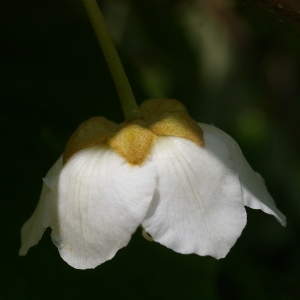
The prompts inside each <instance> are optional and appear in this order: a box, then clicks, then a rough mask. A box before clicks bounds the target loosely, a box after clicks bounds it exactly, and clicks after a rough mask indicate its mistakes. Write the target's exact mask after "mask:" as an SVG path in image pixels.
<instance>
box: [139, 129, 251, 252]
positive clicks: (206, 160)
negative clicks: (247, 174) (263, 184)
mask: <svg viewBox="0 0 300 300" xmlns="http://www.w3.org/2000/svg"><path fill="white" fill-rule="evenodd" d="M204 141H205V147H199V146H197V145H196V144H195V143H193V142H191V141H189V140H187V139H183V138H177V137H159V138H157V141H156V143H155V146H154V149H153V154H152V159H153V162H154V163H155V164H156V168H157V170H158V174H159V181H158V187H157V189H156V191H155V194H154V199H153V201H152V203H151V206H150V208H149V211H148V213H147V216H146V218H145V220H144V222H143V223H142V226H143V227H144V229H145V230H146V231H147V232H148V233H149V234H150V235H151V236H152V237H153V239H154V241H157V242H159V243H161V244H163V245H165V246H167V247H169V248H171V249H173V250H175V251H177V252H180V253H196V254H199V255H211V256H213V257H215V258H222V257H224V256H226V254H227V253H228V251H229V250H230V248H231V247H232V246H233V245H234V243H235V242H236V240H237V238H238V237H239V236H240V234H241V232H242V230H243V228H244V226H245V225H246V211H245V208H244V205H243V203H242V194H241V187H240V182H239V178H238V175H237V174H236V172H235V171H234V170H233V165H232V162H231V155H230V152H229V150H228V148H227V147H226V145H225V144H224V143H223V142H222V140H220V139H219V138H218V137H215V136H214V135H211V134H206V133H205V132H204Z"/></svg>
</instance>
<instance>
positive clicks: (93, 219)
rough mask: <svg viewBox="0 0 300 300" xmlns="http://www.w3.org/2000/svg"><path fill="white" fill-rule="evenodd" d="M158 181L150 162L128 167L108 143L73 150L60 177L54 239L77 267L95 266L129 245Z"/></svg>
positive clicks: (53, 226)
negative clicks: (75, 151) (73, 152)
mask: <svg viewBox="0 0 300 300" xmlns="http://www.w3.org/2000/svg"><path fill="white" fill-rule="evenodd" d="M155 185H156V169H155V166H154V164H153V163H152V162H151V161H149V160H148V161H146V162H145V163H144V164H143V165H141V166H132V165H130V164H128V163H126V160H125V159H124V158H122V157H121V156H120V155H118V154H116V153H115V152H114V151H113V150H111V149H110V148H108V147H107V146H104V145H101V146H94V147H91V148H86V149H83V150H81V151H79V152H77V153H75V154H74V155H73V156H72V157H71V158H70V160H69V161H68V163H67V164H66V165H65V166H64V168H63V169H62V171H61V174H60V177H59V183H58V186H57V189H58V199H57V215H56V219H55V220H54V222H53V224H52V225H51V227H52V234H51V236H52V240H53V242H54V244H55V245H56V246H57V247H58V249H59V252H60V255H61V257H62V258H63V259H64V260H65V261H66V262H67V263H68V264H69V265H71V266H73V267H74V268H78V269H87V268H94V267H96V266H98V265H100V264H101V263H103V262H105V261H106V260H109V259H111V258H112V257H113V256H114V255H115V254H116V252H117V251H118V250H119V249H120V248H122V247H124V246H126V245H127V243H128V242H129V240H130V238H131V235H132V234H133V233H134V231H135V230H136V228H137V227H138V225H139V224H140V223H141V222H142V220H143V219H144V217H145V215H146V212H147V210H148V207H149V204H150V201H151V199H152V197H153V193H154V189H155Z"/></svg>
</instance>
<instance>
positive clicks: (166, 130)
mask: <svg viewBox="0 0 300 300" xmlns="http://www.w3.org/2000/svg"><path fill="white" fill-rule="evenodd" d="M140 112H141V115H142V119H139V120H135V121H133V122H130V123H122V124H120V125H117V124H116V123H114V122H111V121H109V120H107V119H106V118H104V117H94V118H91V119H89V120H87V121H85V122H83V123H82V124H81V125H80V126H79V127H78V128H77V130H76V131H75V132H74V133H73V134H72V136H71V138H70V139H69V141H68V143H67V145H66V148H65V151H64V160H63V161H64V164H65V163H67V161H68V160H69V159H70V158H71V156H72V155H73V154H75V153H76V152H78V151H80V150H82V149H85V148H88V147H92V146H96V145H99V144H101V143H107V144H108V145H109V147H110V148H111V149H113V150H114V151H116V152H117V153H118V154H120V155H121V156H123V157H124V158H125V159H126V160H127V162H128V163H130V164H132V165H141V164H142V163H143V162H144V161H145V160H146V159H147V157H148V155H149V154H150V151H151V148H152V146H153V144H154V142H155V139H156V138H157V137H159V136H175V137H181V138H185V139H188V140H190V141H192V142H194V143H195V144H197V145H198V146H204V140H203V132H202V130H201V128H200V127H199V125H198V124H197V123H196V122H195V121H194V120H193V119H192V118H191V117H190V116H189V114H188V112H187V110H186V108H185V107H184V105H183V104H181V103H180V102H179V101H177V100H170V99H152V100H147V101H145V102H144V103H143V104H142V105H141V106H140Z"/></svg>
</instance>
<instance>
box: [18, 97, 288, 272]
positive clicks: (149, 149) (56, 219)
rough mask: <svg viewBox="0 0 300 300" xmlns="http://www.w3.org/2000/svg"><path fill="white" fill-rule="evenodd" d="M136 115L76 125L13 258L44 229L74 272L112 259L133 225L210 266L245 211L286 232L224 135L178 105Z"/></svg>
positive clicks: (159, 102)
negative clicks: (276, 223)
mask: <svg viewBox="0 0 300 300" xmlns="http://www.w3.org/2000/svg"><path fill="white" fill-rule="evenodd" d="M140 112H141V115H142V119H140V120H136V121H134V122H131V123H123V124H121V125H117V124H116V123H114V122H111V121H108V120H107V119H105V118H103V117H94V118H91V119H89V120H87V121H85V122H84V123H82V124H81V125H80V126H79V128H78V129H77V130H76V131H75V132H74V134H73V135H72V136H71V138H70V140H69V142H68V143H67V145H66V148H65V151H64V154H63V155H62V156H61V157H60V158H59V159H58V160H57V162H56V163H55V164H54V166H53V167H52V168H51V169H50V171H49V172H48V173H47V175H46V177H45V178H44V179H43V181H44V184H43V189H42V193H41V197H40V201H39V203H38V205H37V207H36V209H35V211H34V213H33V215H32V216H31V218H30V219H29V220H28V221H27V222H26V223H25V224H24V226H23V228H22V232H21V235H22V246H21V249H20V255H26V253H27V251H28V249H29V248H30V247H32V246H34V245H36V244H37V243H38V242H39V240H40V239H41V237H42V235H43V233H44V231H45V229H46V228H47V227H49V226H50V227H51V228H52V233H51V237H52V241H53V243H54V244H55V245H56V246H57V248H58V250H59V253H60V255H61V257H62V258H63V259H64V260H65V261H66V262H67V263H68V264H69V265H71V266H73V267H74V268H78V269H87V268H95V267H96V266H98V265H100V264H102V263H103V262H105V261H107V260H109V259H111V258H112V257H114V256H115V254H116V252H117V251H118V250H119V249H120V248H122V247H124V246H126V245H127V244H128V242H129V240H130V238H131V235H132V234H133V233H134V232H135V231H136V229H137V227H138V226H139V225H141V226H142V227H143V228H144V231H145V232H146V233H148V234H149V235H151V237H152V239H153V240H154V241H155V242H158V243H160V244H162V245H165V246H166V247H168V248H170V249H172V250H174V251H176V252H179V253H183V254H188V253H196V254H198V255H202V256H204V255H210V256H213V257H215V258H217V259H219V258H223V257H225V256H226V254H227V253H228V252H229V250H230V248H231V247H232V246H233V245H234V244H235V242H236V240H237V238H238V237H239V236H240V234H241V232H242V230H243V228H244V227H245V225H246V222H247V216H246V210H245V206H248V207H251V208H253V209H261V210H262V211H264V212H265V213H267V214H270V215H273V216H274V217H275V218H276V219H277V220H278V221H279V222H280V223H281V224H282V225H283V226H285V224H286V223H285V216H284V215H283V214H282V213H281V212H280V211H279V210H278V209H277V208H276V206H275V203H274V201H273V199H272V197H271V196H270V194H269V193H268V191H267V188H266V186H265V184H264V182H263V179H262V178H261V177H260V175H259V174H257V173H256V172H254V171H253V170H252V169H251V167H250V165H249V164H248V162H247V161H246V159H245V158H244V156H243V154H242V152H241V150H240V148H239V146H238V145H237V143H236V142H235V141H234V140H233V139H232V138H231V137H230V136H229V135H227V134H226V133H224V132H223V131H222V130H220V129H218V128H216V127H214V126H211V125H207V124H202V123H198V124H197V123H196V122H195V121H193V120H192V119H191V118H190V117H189V115H188V113H187V111H186V109H185V107H184V106H183V105H182V104H181V103H180V102H178V101H176V100H167V99H155V100H148V101H145V102H144V103H143V104H142V105H141V106H140Z"/></svg>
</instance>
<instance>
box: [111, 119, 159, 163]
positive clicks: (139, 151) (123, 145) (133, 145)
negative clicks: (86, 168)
mask: <svg viewBox="0 0 300 300" xmlns="http://www.w3.org/2000/svg"><path fill="white" fill-rule="evenodd" d="M155 138H156V136H155V134H154V133H153V132H151V131H150V130H149V129H147V128H144V127H141V126H139V125H137V124H129V125H126V126H125V127H123V128H122V129H121V130H120V131H118V132H117V133H116V134H115V135H114V136H113V137H111V138H109V139H108V145H109V146H110V147H111V148H112V149H113V150H115V151H116V152H117V153H118V154H120V155H121V156H123V157H124V158H125V159H126V160H127V162H128V163H130V164H132V165H141V164H142V163H143V162H144V161H145V160H146V159H147V157H148V155H149V153H150V151H151V148H152V145H153V143H154V140H155Z"/></svg>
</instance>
